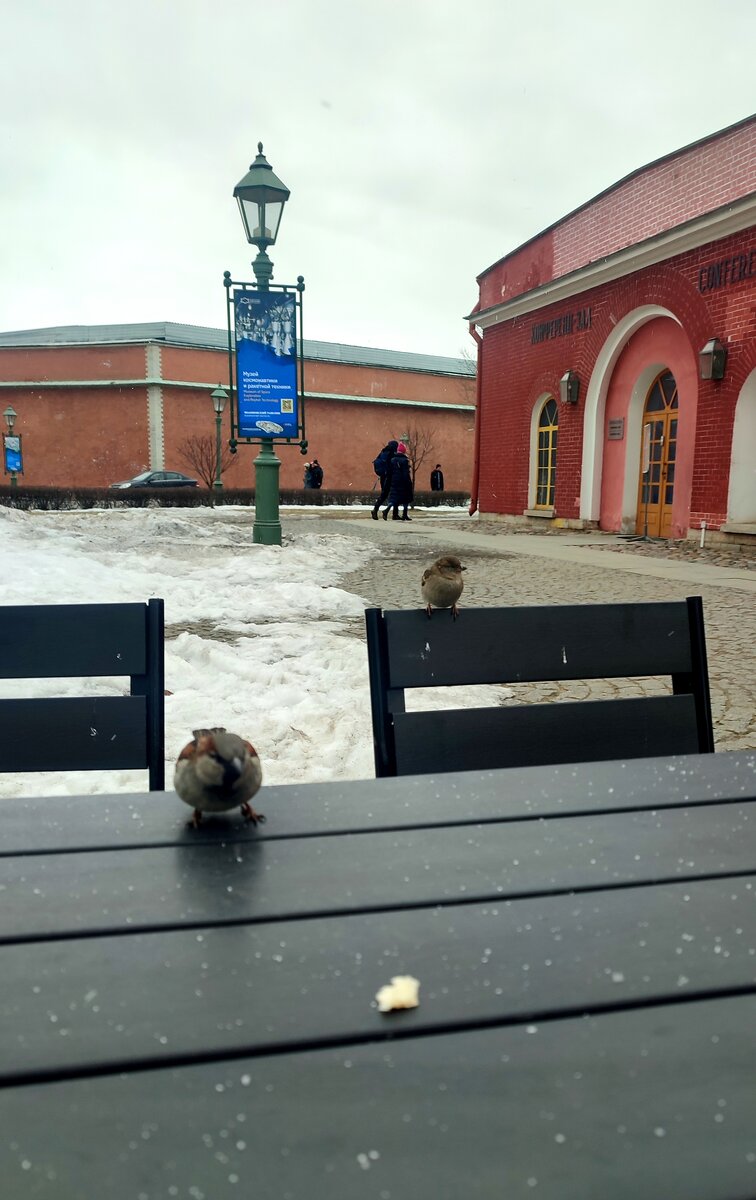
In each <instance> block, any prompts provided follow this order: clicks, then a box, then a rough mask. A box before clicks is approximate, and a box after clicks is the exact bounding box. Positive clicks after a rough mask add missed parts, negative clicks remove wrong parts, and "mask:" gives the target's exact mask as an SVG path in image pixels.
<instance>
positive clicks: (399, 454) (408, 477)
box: [383, 442, 414, 521]
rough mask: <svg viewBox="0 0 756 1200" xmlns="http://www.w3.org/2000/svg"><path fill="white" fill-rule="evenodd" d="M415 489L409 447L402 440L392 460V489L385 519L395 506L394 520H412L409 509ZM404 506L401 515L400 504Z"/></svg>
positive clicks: (384, 515) (384, 514)
mask: <svg viewBox="0 0 756 1200" xmlns="http://www.w3.org/2000/svg"><path fill="white" fill-rule="evenodd" d="M413 496H414V489H413V487H412V472H411V470H410V464H409V459H408V458H407V447H406V446H405V444H404V442H400V443H399V445H398V446H397V448H396V454H395V455H394V457H393V458H392V460H391V491H390V492H389V495H388V504H387V505H386V507H385V508H384V510H383V519H384V521H386V520H387V519H388V514H389V509H390V508H393V510H394V512H393V518H392V519H393V520H394V521H399V520H401V521H411V520H412V517H409V516H407V509H408V508H409V506H410V504H411V503H412V499H413ZM400 504H401V506H402V508H403V510H404V511H403V514H402V516H401V517H400V516H399V505H400Z"/></svg>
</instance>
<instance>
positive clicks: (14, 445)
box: [3, 433, 24, 475]
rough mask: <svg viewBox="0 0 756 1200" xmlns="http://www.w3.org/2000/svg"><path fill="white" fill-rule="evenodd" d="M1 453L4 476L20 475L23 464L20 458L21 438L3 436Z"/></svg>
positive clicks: (5, 434)
mask: <svg viewBox="0 0 756 1200" xmlns="http://www.w3.org/2000/svg"><path fill="white" fill-rule="evenodd" d="M3 451H4V455H5V474H6V475H13V474H15V475H22V474H23V470H24V463H23V459H22V457H21V438H20V437H19V436H18V435H17V434H13V433H4V434H3Z"/></svg>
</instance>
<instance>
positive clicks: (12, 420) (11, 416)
mask: <svg viewBox="0 0 756 1200" xmlns="http://www.w3.org/2000/svg"><path fill="white" fill-rule="evenodd" d="M3 416H4V417H5V424H6V425H7V426H8V436H9V437H10V436H11V435H12V433H13V427H14V425H15V424H16V417H17V416H18V413H17V412H16V410H15V408H12V407H11V405H10V404H9V405H8V407H7V408H6V410H5V412H4V413H3ZM10 485H11V487H12V488H17V487H18V476H17V475H16V472H15V471H11V473H10Z"/></svg>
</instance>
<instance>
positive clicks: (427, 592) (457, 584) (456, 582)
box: [420, 554, 467, 621]
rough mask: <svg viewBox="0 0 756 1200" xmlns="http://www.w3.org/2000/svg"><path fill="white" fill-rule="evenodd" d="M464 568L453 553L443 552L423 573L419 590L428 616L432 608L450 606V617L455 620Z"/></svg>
mask: <svg viewBox="0 0 756 1200" xmlns="http://www.w3.org/2000/svg"><path fill="white" fill-rule="evenodd" d="M466 570H467V567H463V566H462V563H461V562H460V561H459V559H458V558H457V557H456V556H455V555H454V554H445V555H444V557H443V558H437V559H436V561H435V562H434V564H433V566H432V567H429V568H428V570H427V571H425V572H424V573H423V578H422V581H421V583H420V591H421V592H422V596H423V600H424V601H425V611H426V612H427V614H428V616H429V617H430V616H431V614H432V612H433V609H434V608H450V609H451V614H452V619H453V620H454V621H456V619H457V617H458V616H459V609H458V608H457V601H458V600H459V598H460V596H461V595H462V590H463V588H464V586H465V581H464V579H463V578H462V572H463V571H466Z"/></svg>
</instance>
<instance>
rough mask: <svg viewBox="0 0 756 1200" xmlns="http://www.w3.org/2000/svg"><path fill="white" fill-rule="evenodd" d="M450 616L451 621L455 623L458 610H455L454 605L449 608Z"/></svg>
mask: <svg viewBox="0 0 756 1200" xmlns="http://www.w3.org/2000/svg"><path fill="white" fill-rule="evenodd" d="M451 615H452V621H456V619H457V617H458V616H459V609H458V608H457V606H456V604H452V606H451Z"/></svg>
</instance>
